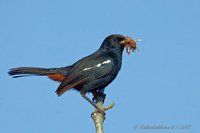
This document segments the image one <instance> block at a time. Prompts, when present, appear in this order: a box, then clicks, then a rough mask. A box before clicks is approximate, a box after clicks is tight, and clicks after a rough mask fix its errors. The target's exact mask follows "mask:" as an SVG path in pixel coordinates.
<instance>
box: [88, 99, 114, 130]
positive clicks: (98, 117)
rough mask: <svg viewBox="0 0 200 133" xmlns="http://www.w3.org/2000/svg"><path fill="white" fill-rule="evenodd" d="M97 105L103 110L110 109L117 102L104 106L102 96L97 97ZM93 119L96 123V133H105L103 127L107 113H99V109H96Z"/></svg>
mask: <svg viewBox="0 0 200 133" xmlns="http://www.w3.org/2000/svg"><path fill="white" fill-rule="evenodd" d="M96 105H97V106H98V107H99V108H100V109H102V110H103V111H106V110H109V109H111V108H112V107H113V106H114V105H115V104H114V103H112V104H110V105H108V106H107V107H103V102H102V98H101V97H97V98H96ZM92 119H93V121H94V124H95V128H96V133H104V129H103V122H104V120H105V113H104V114H102V113H99V112H98V111H97V110H96V111H94V112H93V113H92Z"/></svg>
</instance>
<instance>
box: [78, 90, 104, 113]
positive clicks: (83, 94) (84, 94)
mask: <svg viewBox="0 0 200 133" xmlns="http://www.w3.org/2000/svg"><path fill="white" fill-rule="evenodd" d="M80 93H81V96H82V97H83V98H84V99H85V100H87V101H88V102H89V103H90V104H92V106H94V107H95V108H96V109H97V110H98V112H100V113H101V114H105V112H104V111H103V110H102V109H100V108H99V107H98V106H97V105H96V104H95V103H94V102H92V101H91V100H90V99H89V98H88V97H87V96H86V92H84V91H81V92H80Z"/></svg>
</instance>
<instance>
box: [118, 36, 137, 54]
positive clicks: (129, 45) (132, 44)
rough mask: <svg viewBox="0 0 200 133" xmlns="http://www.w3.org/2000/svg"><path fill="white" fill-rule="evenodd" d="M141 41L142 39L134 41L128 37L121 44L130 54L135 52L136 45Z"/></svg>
mask: <svg viewBox="0 0 200 133" xmlns="http://www.w3.org/2000/svg"><path fill="white" fill-rule="evenodd" d="M140 41H141V40H140V39H139V40H133V39H131V38H130V37H128V36H126V37H125V39H124V40H122V41H121V42H120V44H121V45H123V46H124V47H125V48H126V52H127V53H128V54H130V52H133V51H134V50H135V49H136V48H137V46H136V43H137V42H140Z"/></svg>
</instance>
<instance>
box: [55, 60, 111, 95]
mask: <svg viewBox="0 0 200 133" xmlns="http://www.w3.org/2000/svg"><path fill="white" fill-rule="evenodd" d="M113 67H114V61H113V59H112V58H104V57H101V58H96V59H95V58H94V57H93V58H92V59H89V60H88V59H83V60H80V61H78V62H77V63H76V64H75V66H74V71H73V72H72V73H71V74H69V75H68V76H67V77H66V79H65V80H64V81H63V82H62V83H61V84H60V86H59V87H58V89H57V90H56V93H57V94H58V96H60V95H62V94H63V93H64V92H66V91H67V90H69V89H70V88H74V87H76V86H80V85H83V84H85V83H87V82H91V81H93V80H96V79H99V78H102V77H104V76H106V75H108V74H109V73H110V72H111V71H112V69H113Z"/></svg>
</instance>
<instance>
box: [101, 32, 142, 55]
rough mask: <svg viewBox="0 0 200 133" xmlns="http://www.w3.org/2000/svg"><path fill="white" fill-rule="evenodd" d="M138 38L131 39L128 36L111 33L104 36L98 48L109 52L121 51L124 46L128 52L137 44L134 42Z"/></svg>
mask: <svg viewBox="0 0 200 133" xmlns="http://www.w3.org/2000/svg"><path fill="white" fill-rule="evenodd" d="M138 41H140V40H133V39H131V38H130V37H128V36H126V37H125V36H123V35H119V34H113V35H110V36H108V37H106V38H105V40H104V41H103V43H102V45H101V47H100V49H102V50H105V51H110V52H117V53H122V51H123V50H124V47H125V48H126V51H127V53H128V54H130V52H132V51H134V50H135V49H136V48H137V46H136V43H137V42H138Z"/></svg>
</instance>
